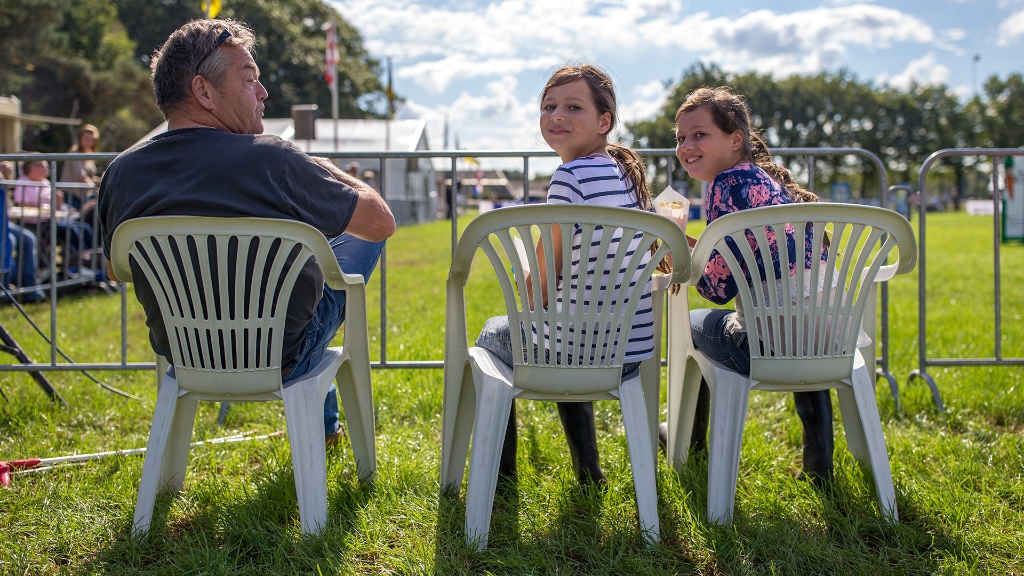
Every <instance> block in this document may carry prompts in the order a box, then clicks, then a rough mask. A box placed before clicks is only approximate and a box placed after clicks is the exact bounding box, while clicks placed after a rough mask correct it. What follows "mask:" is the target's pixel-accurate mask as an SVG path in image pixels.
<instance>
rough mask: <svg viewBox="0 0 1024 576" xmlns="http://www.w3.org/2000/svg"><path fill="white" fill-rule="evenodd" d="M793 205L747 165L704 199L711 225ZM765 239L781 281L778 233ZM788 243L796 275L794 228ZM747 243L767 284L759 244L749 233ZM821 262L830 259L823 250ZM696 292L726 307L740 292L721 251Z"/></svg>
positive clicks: (807, 248)
mask: <svg viewBox="0 0 1024 576" xmlns="http://www.w3.org/2000/svg"><path fill="white" fill-rule="evenodd" d="M794 201H795V200H794V199H793V198H792V197H791V196H790V195H789V194H788V193H787V192H786V191H785V190H783V189H782V186H780V185H779V183H778V182H776V181H775V180H772V178H771V176H769V175H768V173H767V172H765V171H764V170H763V169H761V167H759V166H756V165H754V164H751V163H749V162H744V163H742V164H737V165H736V166H733V167H732V168H730V169H728V170H725V171H724V172H722V173H721V174H719V175H718V176H717V177H715V181H714V182H713V183H712V184H711V186H709V187H708V190H707V195H706V196H705V198H704V206H705V207H706V209H707V214H708V224H710V223H712V222H714V221H715V220H717V219H718V218H720V217H722V216H725V215H726V214H731V213H733V212H738V211H740V210H747V209H749V208H762V207H764V206H775V205H778V204H790V203H792V202H794ZM808 226H810V224H808ZM766 235H767V237H768V243H769V251H770V252H771V255H772V263H773V264H774V269H775V277H776V278H782V272H781V270H780V269H779V267H780V264H779V246H778V244H777V243H776V241H775V233H774V231H772V230H768V232H767V234H766ZM804 236H805V238H806V240H805V242H804V261H805V267H806V268H807V269H809V268H810V267H811V263H812V262H811V258H812V252H813V247H812V246H811V238H812V236H811V235H810V234H805V235H804ZM786 240H787V242H786V244H787V247H788V250H789V262H790V266H789V268H790V269H789V273H790V274H796V265H795V262H796V242H795V240H794V237H793V225H792V224H787V225H786ZM747 242H749V243H750V247H751V249H752V250H753V251H754V254H756V255H757V256H756V260H757V269H758V272H759V274H760V278H761V281H762V282H765V281H767V276H766V275H765V267H764V262H763V261H762V259H761V253H760V252H758V250H757V241H756V240H755V239H754V235H753V233H751V232H750V231H749V230H748V231H747ZM726 245H728V246H729V247H730V249H731V250H732V252H733V254H734V255H735V257H736V259H737V260H739V261H740V262H742V261H743V256H742V255H741V253H740V250H739V248H737V247H736V245H735V244H734V243H733V242H732V240H731V239H726ZM821 259H822V261H826V260H827V259H828V251H827V249H826V248H825V247H824V246H823V247H822V251H821ZM742 268H743V276H744V278H745V279H746V281H747V284H748V285H751V286H752V285H753V281H752V280H751V278H750V271H749V270H748V269H747V266H746V265H745V263H744V265H743V266H742ZM697 292H698V293H700V295H701V296H703V297H705V298H707V299H708V300H710V301H712V302H714V303H715V304H725V303H727V302H729V301H730V300H732V299H733V298H735V297H736V295H737V293H738V292H739V290H738V288H737V286H736V280H735V279H734V278H733V275H732V272H731V271H730V270H729V266H728V265H727V264H726V262H725V258H723V257H722V255H721V254H720V253H719V252H718V250H715V251H713V252H712V253H711V258H710V259H709V260H708V263H707V265H706V266H705V267H704V274H703V275H701V278H700V280H699V281H698V282H697ZM738 309H739V308H738V307H737V310H738Z"/></svg>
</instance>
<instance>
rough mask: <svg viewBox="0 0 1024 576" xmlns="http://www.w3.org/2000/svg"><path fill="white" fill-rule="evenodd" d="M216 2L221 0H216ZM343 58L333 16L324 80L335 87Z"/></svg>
mask: <svg viewBox="0 0 1024 576" xmlns="http://www.w3.org/2000/svg"><path fill="white" fill-rule="evenodd" d="M214 1H215V2H217V1H219V0H214ZM340 61H341V58H340V57H339V56H338V35H337V33H336V32H335V29H334V18H331V23H330V26H328V28H327V53H326V62H327V71H326V72H324V80H327V85H328V86H330V87H331V89H332V90H333V89H334V79H335V77H336V76H337V75H338V62H340Z"/></svg>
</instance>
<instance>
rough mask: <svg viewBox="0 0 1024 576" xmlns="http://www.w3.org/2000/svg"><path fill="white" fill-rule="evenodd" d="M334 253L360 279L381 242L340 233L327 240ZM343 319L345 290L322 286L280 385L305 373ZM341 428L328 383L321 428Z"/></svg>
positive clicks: (334, 394) (377, 256) (367, 275)
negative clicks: (359, 276) (311, 316)
mask: <svg viewBox="0 0 1024 576" xmlns="http://www.w3.org/2000/svg"><path fill="white" fill-rule="evenodd" d="M330 244H331V248H332V249H334V256H335V257H336V258H337V259H338V265H339V266H341V271H342V272H345V273H346V274H359V275H361V276H362V277H363V281H364V282H365V281H367V280H369V279H370V274H372V273H373V270H374V268H376V267H377V260H379V259H380V253H381V250H383V249H384V241H380V242H367V241H366V240H360V239H359V238H356V237H355V236H351V235H349V234H342V235H341V236H338V237H336V238H331V239H330ZM344 320H345V292H344V291H342V290H332V289H331V288H329V287H327V286H324V296H323V298H321V299H320V302H319V303H318V304H317V307H316V309H315V310H314V311H313V318H311V319H310V321H309V324H307V325H306V337H305V340H304V341H303V343H302V347H301V348H300V349H299V353H298V355H297V356H296V357H295V359H294V360H292V361H291V362H289V363H288V365H287V366H285V368H290V369H291V372H289V373H288V375H287V376H285V377H284V378H283V384H284V387H285V388H287V387H288V386H289V385H290V383H292V382H294V381H295V380H297V379H299V378H301V377H302V376H303V375H305V374H306V373H308V372H309V371H310V370H312V369H313V368H314V367H316V365H317V364H319V363H320V360H321V359H322V358H323V356H324V350H326V349H327V347H328V346H329V345H330V344H331V340H333V339H334V335H335V334H337V333H338V329H339V328H340V327H341V323H342V321H344ZM340 428H341V422H340V421H339V419H338V388H337V387H336V386H335V385H334V384H332V385H331V389H330V390H329V391H328V392H327V398H326V399H325V400H324V430H325V433H326V434H327V435H328V436H330V435H331V434H334V433H336V432H337V431H338V430H339V429H340Z"/></svg>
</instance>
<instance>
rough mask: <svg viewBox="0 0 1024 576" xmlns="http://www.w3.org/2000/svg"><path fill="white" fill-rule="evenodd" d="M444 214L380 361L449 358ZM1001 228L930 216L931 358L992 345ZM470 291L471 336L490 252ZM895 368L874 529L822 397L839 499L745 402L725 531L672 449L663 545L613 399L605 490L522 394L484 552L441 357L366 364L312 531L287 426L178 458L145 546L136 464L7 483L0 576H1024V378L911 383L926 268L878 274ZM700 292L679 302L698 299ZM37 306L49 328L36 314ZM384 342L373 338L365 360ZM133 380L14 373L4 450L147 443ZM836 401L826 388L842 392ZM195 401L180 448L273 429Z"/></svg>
mask: <svg viewBox="0 0 1024 576" xmlns="http://www.w3.org/2000/svg"><path fill="white" fill-rule="evenodd" d="M449 238H450V232H449V228H448V227H447V223H436V224H429V225H424V226H415V227H406V228H402V229H400V230H399V232H398V233H397V234H396V236H395V237H394V238H393V239H392V240H391V241H390V243H389V247H388V265H389V270H388V294H389V308H388V328H387V329H388V331H389V332H388V357H389V359H391V360H413V359H441V358H442V356H443V328H444V279H445V276H446V273H447V267H448V251H449ZM991 238H992V228H991V221H990V220H988V219H985V218H971V217H967V216H955V215H946V214H939V215H934V216H929V223H928V246H927V252H928V271H929V280H928V285H927V288H928V295H929V296H928V298H929V299H928V306H929V312H928V324H929V334H928V346H929V356H930V357H951V356H964V357H975V356H978V357H981V356H992V354H993V351H992V349H993V344H994V338H993V331H994V329H993V314H992V306H993V297H992V294H993V289H992V269H993V266H992V257H991ZM1002 255H1003V256H1002V258H1003V262H1002V267H1003V284H1002V285H1003V318H1002V320H1003V330H1004V336H1003V338H1004V340H1003V353H1004V355H1005V356H1007V357H1021V356H1024V320H1022V315H1024V246H1021V245H1006V246H1004V247H1003V252H1002ZM477 264H478V265H479V266H478V268H477V270H476V272H475V273H474V276H473V277H472V280H471V282H470V285H469V287H468V289H467V300H468V308H469V310H470V315H469V319H468V321H469V330H470V333H471V334H475V333H476V332H477V331H478V330H479V327H480V326H481V325H482V324H483V322H484V320H485V319H486V318H487V317H489V316H491V315H494V314H497V313H499V312H500V310H499V308H500V303H499V302H498V300H497V299H495V298H494V295H495V294H496V293H497V292H496V286H495V284H494V282H493V276H492V275H491V274H489V273H488V271H487V268H488V265H487V264H486V262H485V259H483V258H479V259H478V261H477ZM377 280H378V279H377V278H375V279H374V280H373V281H372V282H371V288H370V290H369V291H368V294H369V297H370V302H369V303H368V305H369V308H370V324H371V326H370V333H371V339H372V340H373V342H371V345H372V344H375V343H376V337H375V336H372V335H373V334H375V333H376V332H377V330H378V329H379V300H378V295H379V290H378V288H377V286H378V284H377ZM890 295H891V300H892V307H891V327H892V344H891V352H892V367H893V372H894V373H895V374H896V376H897V378H898V379H899V381H900V386H901V390H902V394H903V401H904V407H905V415H904V416H902V417H900V416H898V415H897V414H896V413H895V411H894V407H893V401H892V398H891V397H890V396H889V392H888V387H887V386H885V385H883V384H880V385H879V386H878V387H877V391H878V394H877V396H878V402H879V408H880V411H881V414H882V419H883V428H884V430H885V434H886V438H887V442H888V447H889V451H890V454H891V461H892V469H893V476H894V480H895V484H896V493H897V503H898V506H899V511H900V519H901V521H900V523H898V524H895V525H889V524H886V523H885V522H883V521H882V519H881V518H880V516H879V513H878V509H877V506H876V503H875V500H874V497H873V488H872V486H873V485H872V482H871V480H870V476H868V475H865V474H864V472H863V471H862V470H861V469H860V468H859V467H858V466H857V465H856V464H855V462H854V461H853V460H852V458H851V457H850V456H849V453H848V452H847V451H846V444H845V440H844V439H843V436H842V424H841V422H839V411H838V408H837V409H836V418H837V422H836V433H837V436H836V457H837V458H836V461H837V479H836V482H835V487H834V490H833V491H832V492H830V493H821V492H818V491H816V490H815V489H814V488H813V487H812V485H811V484H810V483H809V482H806V481H804V480H801V479H799V478H798V476H797V475H798V472H799V469H800V434H801V428H800V423H799V419H798V418H797V416H796V413H795V411H794V410H793V407H792V396H791V395H788V394H777V393H776V394H772V393H765V392H755V393H754V394H753V395H752V399H751V409H750V413H749V417H748V422H747V428H746V435H745V437H744V444H743V455H742V460H741V462H740V478H739V486H738V489H737V497H736V516H735V523H734V525H733V526H732V527H730V528H721V527H714V526H709V525H708V524H706V523H705V514H706V513H705V510H706V508H705V507H706V490H707V462H706V460H705V459H704V458H701V457H697V458H694V459H691V461H690V462H689V463H688V465H687V468H686V470H685V471H684V473H683V474H681V475H677V474H676V473H674V472H672V471H670V470H669V469H668V467H667V466H666V465H665V464H664V460H663V459H662V463H661V469H660V471H659V478H658V482H659V487H658V490H659V498H660V499H659V513H660V516H661V523H662V542H661V543H660V544H659V545H656V546H654V547H651V548H645V547H644V546H643V544H642V542H641V540H640V538H639V534H638V532H637V518H636V505H635V500H634V497H633V485H632V480H631V475H630V470H629V458H628V452H627V447H626V441H625V436H624V433H623V429H622V422H621V417H620V414H619V409H618V406H617V404H615V403H611V402H602V403H598V405H597V408H598V410H597V420H598V428H599V439H600V446H601V454H602V464H603V466H604V468H605V472H606V473H607V475H608V477H609V479H610V484H609V486H608V489H607V490H606V491H605V492H604V493H595V492H593V491H584V490H581V489H579V488H578V487H577V486H576V484H575V480H574V478H573V475H572V471H571V465H570V464H569V455H568V451H567V449H566V447H565V441H564V439H563V436H562V433H561V428H560V426H559V424H558V418H557V415H556V411H555V408H554V406H553V405H551V404H544V403H530V402H521V403H520V404H519V419H520V421H519V427H520V440H519V441H520V448H519V470H520V486H519V491H518V494H517V495H515V496H513V497H508V498H503V499H499V501H498V502H497V507H496V512H495V515H494V519H493V523H492V529H491V538H490V547H489V548H488V549H487V550H485V551H483V552H480V553H477V552H471V551H469V550H468V549H466V548H465V547H464V545H463V542H462V540H463V538H462V537H463V533H462V523H463V519H464V512H465V507H464V500H463V498H464V494H465V492H464V491H463V493H462V495H461V496H460V497H448V496H440V495H439V491H438V466H439V455H440V444H441V434H440V428H441V400H442V378H441V372H440V371H439V370H420V371H412V370H408V371H399V370H381V371H375V372H374V374H373V376H374V392H375V407H376V417H377V446H378V459H379V476H378V480H377V482H376V483H375V485H373V486H372V487H370V486H363V485H361V484H360V483H359V482H358V481H357V480H356V478H355V464H354V462H353V461H352V456H351V451H350V450H349V448H348V446H347V444H346V443H345V442H342V445H341V446H340V447H339V449H337V450H335V451H332V452H331V454H330V455H329V461H328V475H329V478H328V499H329V515H330V523H329V525H328V526H327V529H326V531H325V533H324V534H323V536H321V537H317V538H308V537H307V538H304V537H303V536H302V535H301V533H300V531H299V527H298V511H297V505H296V502H295V488H294V484H293V482H292V469H291V459H290V455H289V449H288V443H287V439H286V438H281V437H279V438H275V439H271V440H267V441H253V442H244V443H239V444H229V445H215V446H202V447H199V448H195V449H193V451H192V457H191V461H190V463H189V472H188V476H187V479H186V486H185V490H184V491H183V492H182V493H180V494H178V495H174V496H163V497H162V498H161V499H159V500H158V502H157V510H156V518H155V522H154V528H153V530H152V532H151V534H150V536H149V537H148V538H145V539H141V540H137V539H132V538H131V537H130V536H129V531H130V525H131V521H132V514H133V509H134V505H135V496H136V491H137V489H138V485H139V477H140V473H141V468H142V457H141V456H126V457H114V458H109V459H106V460H103V461H99V462H90V463H87V464H84V465H79V466H70V467H65V468H60V469H56V470H52V471H47V472H40V473H34V474H22V475H16V476H15V477H14V482H13V484H12V486H11V488H10V489H9V490H0V573H3V574H18V575H20V574H51V573H53V574H57V573H110V574H125V573H159V574H260V575H268V574H295V573H298V574H318V573H322V574H332V573H354V572H355V573H372V574H383V573H399V574H406V573H441V574H451V573H467V574H469V573H487V572H490V573H510V574H521V573H565V574H631V573H643V574H648V573H650V574H661V573H713V574H733V573H735V574H743V573H752V574H808V573H822V574H832V573H843V574H872V575H875V574H931V573H996V574H1003V573H1018V574H1021V573H1024V550H1022V544H1021V542H1022V541H1024V480H1022V479H1024V441H1022V437H1021V432H1022V430H1024V378H1022V374H1024V370H1022V369H1020V368H970V369H967V368H948V369H933V370H932V371H931V374H932V375H933V376H934V377H935V379H936V380H937V381H938V384H939V387H940V388H941V390H942V393H943V396H944V399H945V402H946V405H947V408H948V411H947V412H946V413H939V412H937V411H936V410H935V409H934V407H933V406H932V405H931V399H930V395H929V392H928V389H927V387H926V386H924V385H923V384H922V383H920V382H917V383H915V384H913V385H911V386H909V387H907V386H906V376H907V373H908V372H909V371H910V370H911V369H913V368H916V367H917V366H916V363H917V279H916V273H915V274H913V275H911V277H907V276H901V277H899V278H897V279H896V280H895V281H893V282H892V284H891V289H890ZM128 300H129V303H130V305H131V306H130V309H129V319H130V328H131V330H130V333H129V337H128V341H129V355H130V359H131V360H133V361H146V360H150V359H151V358H152V356H151V353H150V352H149V344H148V339H147V336H146V332H145V326H144V323H143V317H142V312H141V308H140V307H139V305H138V304H137V302H136V301H135V298H134V295H132V294H129V295H128ZM700 302H701V300H700V299H699V298H698V297H696V296H694V297H692V298H691V303H692V304H694V305H698V304H700ZM119 305H120V299H119V298H118V297H117V296H107V295H105V294H103V293H96V294H78V295H73V296H68V297H66V298H62V299H61V301H60V306H59V307H58V315H59V320H60V323H59V326H60V335H59V338H60V340H59V342H60V345H61V346H62V347H63V348H64V349H65V351H66V352H67V353H68V354H70V355H71V356H72V357H73V358H75V359H76V360H78V361H117V360H118V359H119V354H120V330H119V328H118V326H119ZM29 311H30V312H31V313H32V314H33V317H34V318H35V319H36V321H37V322H40V323H41V325H42V326H48V325H49V308H48V307H47V306H45V305H44V306H40V305H33V306H30V307H29ZM0 321H2V322H3V323H4V325H5V326H7V327H8V329H9V330H11V331H12V332H13V333H14V334H15V337H16V338H18V339H19V341H20V342H21V343H22V344H23V345H24V346H25V348H26V349H28V351H29V354H30V355H32V356H33V357H34V358H36V359H43V358H48V357H49V347H48V346H47V345H46V344H45V343H43V342H42V341H41V340H40V339H39V338H38V337H36V336H34V335H33V334H32V333H31V330H30V329H29V328H28V327H27V325H26V323H25V322H24V321H23V320H21V319H20V318H19V317H18V315H17V312H16V311H15V310H14V309H13V308H11V307H9V306H8V307H3V308H0ZM372 354H373V355H374V356H376V354H377V353H376V351H374V352H372ZM100 376H101V377H102V378H104V379H106V381H107V382H109V383H110V384H112V385H115V386H118V387H120V388H123V389H125V390H128V391H130V392H132V393H134V394H138V395H139V396H141V397H142V398H143V401H141V402H140V401H135V400H130V399H125V398H122V397H119V396H115V395H113V394H110V393H109V392H106V391H103V390H101V389H100V388H98V387H97V386H96V385H95V384H93V383H92V382H90V381H89V380H87V379H86V378H84V377H83V376H81V375H79V374H65V375H55V376H53V381H54V382H55V383H56V385H57V386H58V388H59V389H60V391H61V393H62V394H63V395H64V396H65V398H67V399H68V402H69V404H70V407H69V408H67V409H63V408H59V407H55V406H54V405H52V404H50V403H49V402H48V401H47V400H46V399H45V397H44V396H43V394H42V392H41V391H40V390H39V389H38V387H37V386H36V385H35V383H34V382H33V381H32V380H31V379H30V378H28V377H27V376H26V375H23V374H9V373H5V374H3V375H0V389H2V390H3V392H4V393H5V394H6V398H7V399H6V400H2V399H0V460H11V459H15V458H26V457H47V456H58V455H65V454H72V453H84V452H94V451H100V450H113V449H119V448H134V447H139V446H144V445H145V443H146V440H147V436H148V432H149V424H150V418H151V415H152V410H153V404H154V402H155V400H156V388H155V379H154V375H153V373H151V372H145V373H143V372H134V373H102V374H100ZM833 398H835V396H834V395H833ZM216 416H217V407H216V406H215V405H213V404H209V403H203V404H201V405H200V410H199V414H198V415H197V418H196V428H195V434H194V439H204V438H214V437H218V436H225V435H228V434H231V433H237V432H242V431H250V430H256V431H259V432H261V433H266V432H273V431H276V430H281V429H283V428H284V417H283V408H282V405H281V404H248V405H235V406H232V408H231V411H230V413H229V415H228V418H227V424H226V427H225V428H221V427H220V426H218V425H217V422H216Z"/></svg>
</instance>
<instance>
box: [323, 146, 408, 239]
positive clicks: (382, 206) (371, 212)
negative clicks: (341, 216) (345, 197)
mask: <svg viewBox="0 0 1024 576" xmlns="http://www.w3.org/2000/svg"><path fill="white" fill-rule="evenodd" d="M311 158H312V159H313V161H314V162H316V163H317V164H319V165H320V166H322V167H323V168H324V169H325V170H327V171H328V172H330V173H331V176H334V178H335V179H337V180H338V181H339V182H341V183H342V184H346V185H348V186H350V187H351V188H352V189H353V190H355V191H356V193H357V194H359V200H358V201H357V202H356V209H355V211H354V212H352V218H351V219H350V220H349V222H348V227H347V228H345V233H346V234H351V235H353V236H355V237H356V238H361V239H363V240H368V241H370V242H380V241H381V240H386V239H388V238H390V237H391V235H392V234H394V233H395V216H394V215H393V214H392V213H391V209H390V208H388V205H387V203H386V202H384V199H383V198H381V197H380V195H379V194H377V191H376V190H374V189H373V188H371V187H370V186H369V185H368V184H366V183H365V182H363V181H362V180H359V179H357V178H353V177H352V176H350V175H349V174H347V173H345V172H344V171H342V170H341V168H338V167H337V166H335V165H334V162H331V161H330V160H328V159H327V158H322V157H319V156H311Z"/></svg>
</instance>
